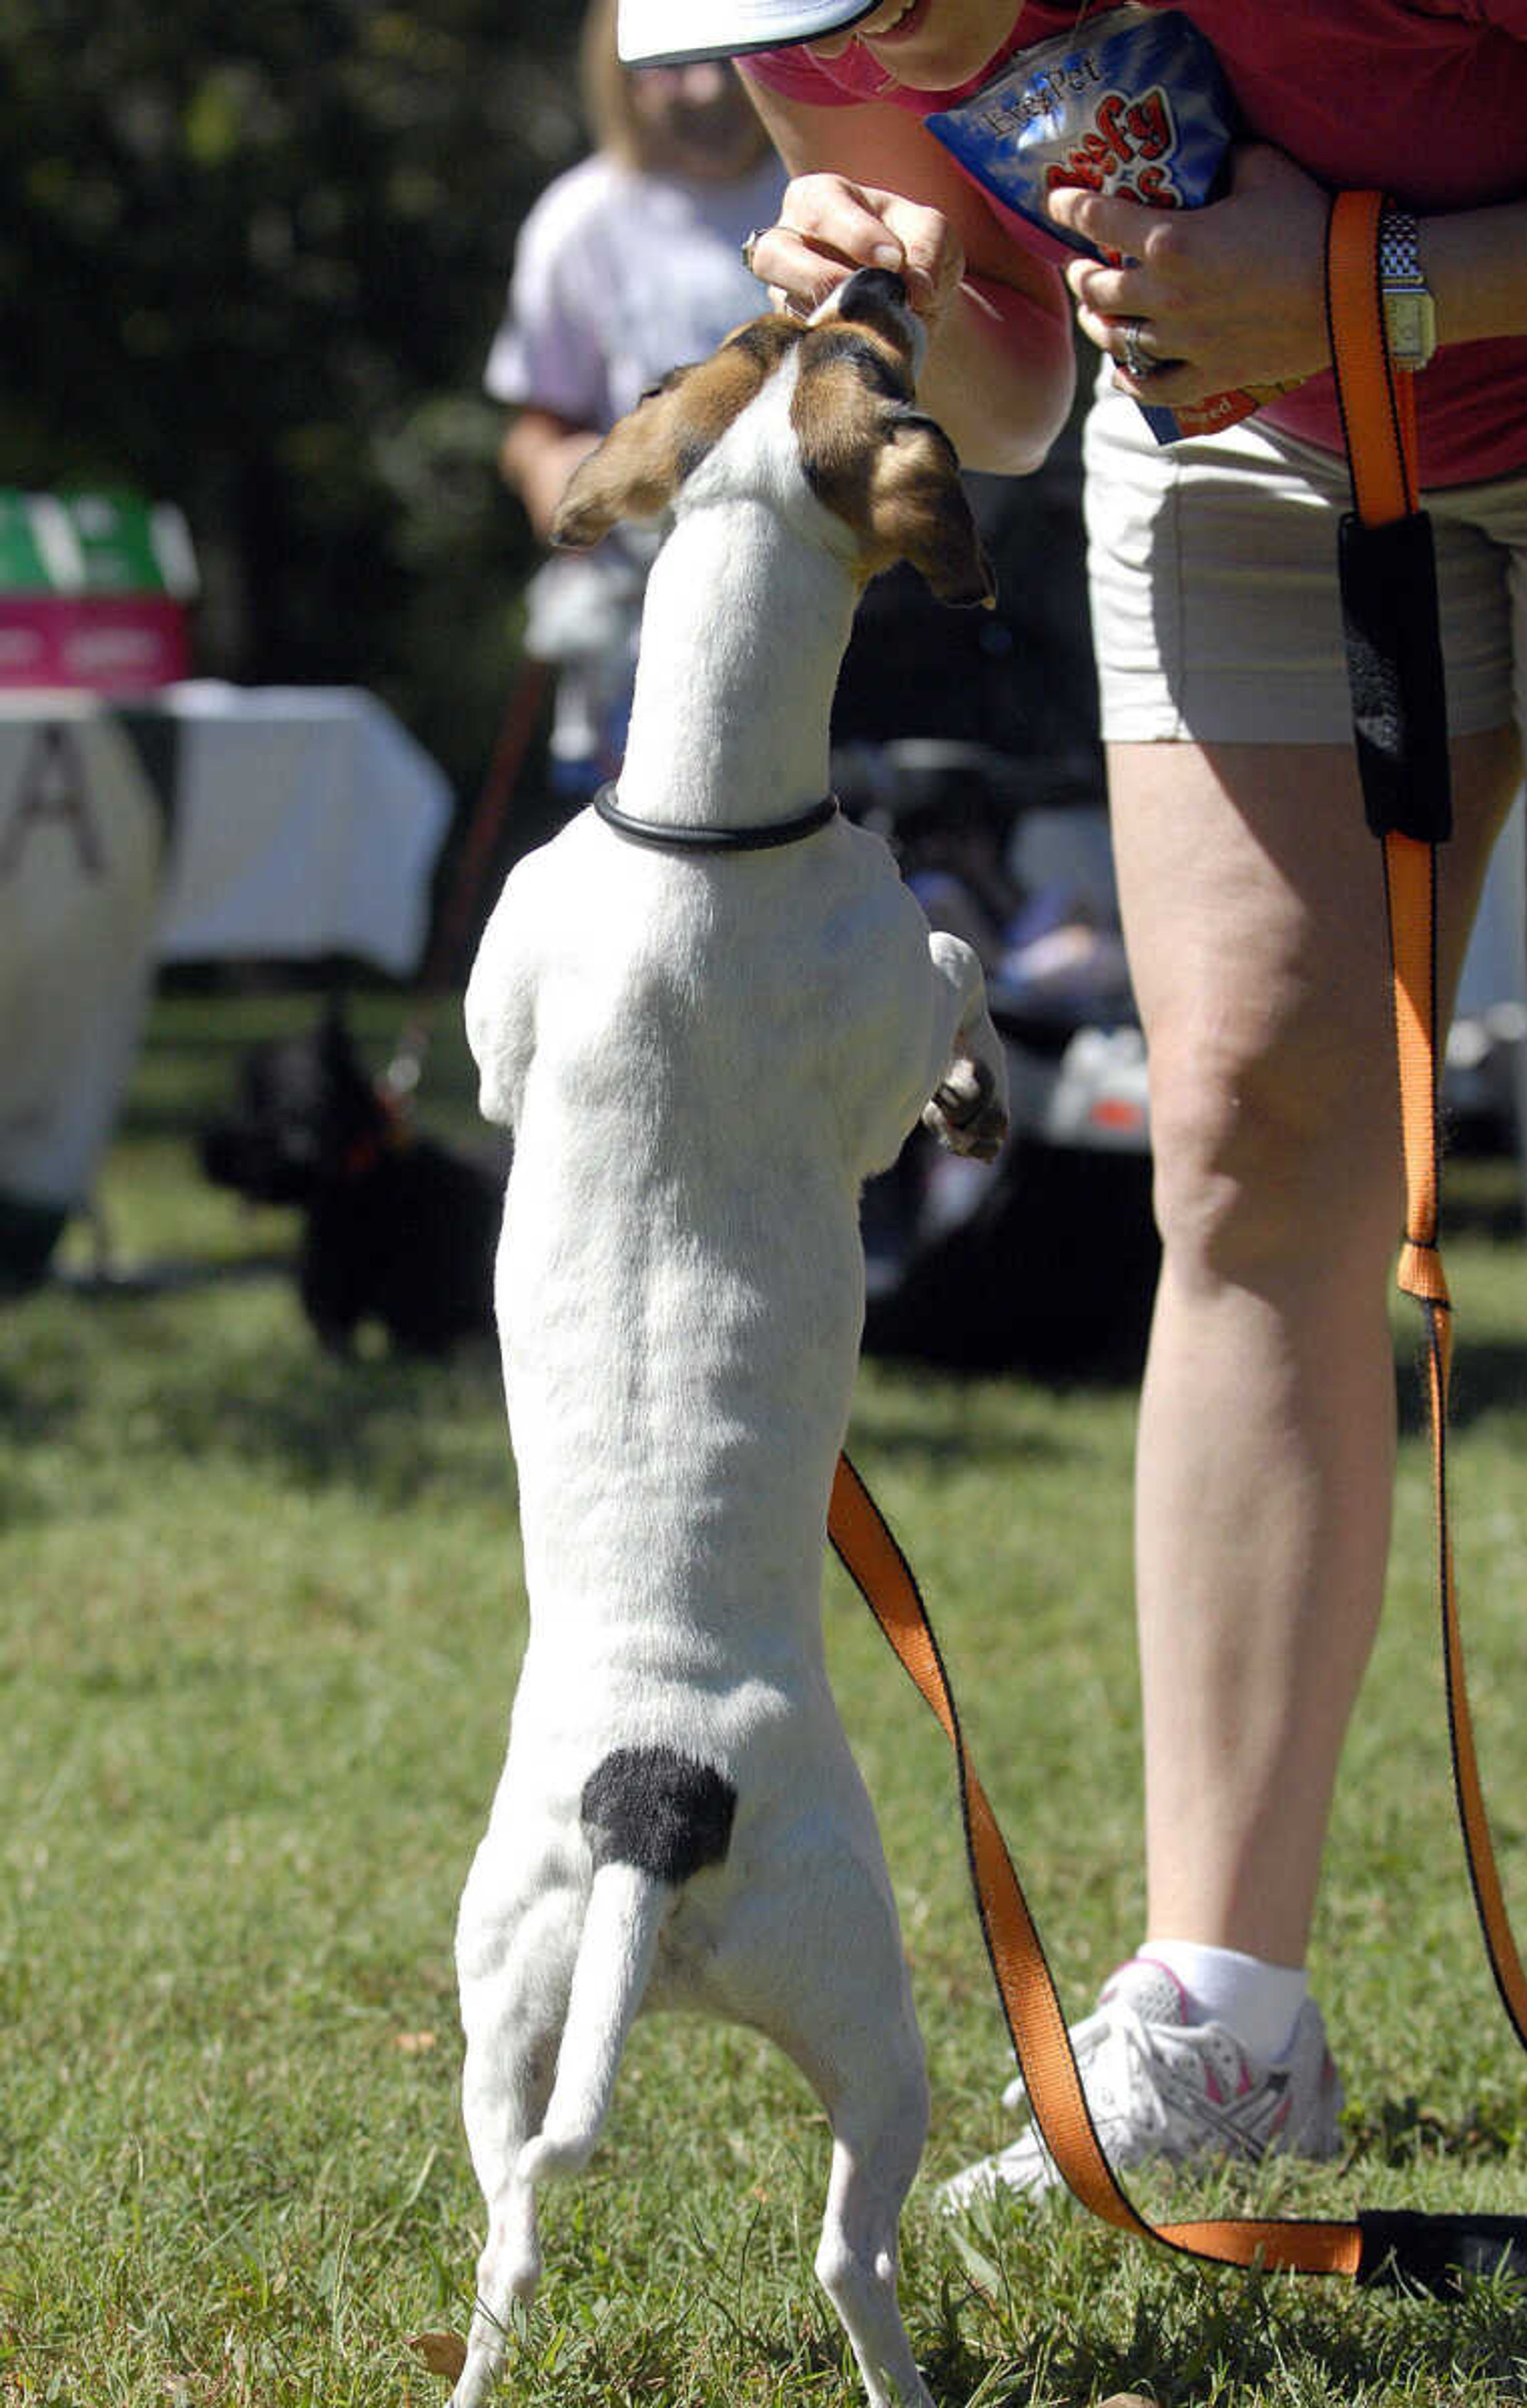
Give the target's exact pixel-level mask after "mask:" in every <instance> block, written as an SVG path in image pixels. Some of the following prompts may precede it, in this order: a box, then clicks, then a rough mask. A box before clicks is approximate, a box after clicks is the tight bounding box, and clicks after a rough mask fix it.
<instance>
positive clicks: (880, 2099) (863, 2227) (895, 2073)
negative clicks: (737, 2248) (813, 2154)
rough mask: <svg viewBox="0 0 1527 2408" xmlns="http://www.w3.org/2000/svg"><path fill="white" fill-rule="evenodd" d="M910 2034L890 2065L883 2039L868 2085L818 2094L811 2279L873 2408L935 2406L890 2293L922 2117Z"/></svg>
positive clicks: (924, 2101) (923, 2103)
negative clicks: (821, 2149) (825, 2117)
mask: <svg viewBox="0 0 1527 2408" xmlns="http://www.w3.org/2000/svg"><path fill="white" fill-rule="evenodd" d="M888 2038H889V2036H888ZM913 2039H914V2050H913V2053H912V2057H911V2059H910V2060H909V2061H908V2062H907V2063H906V2064H904V2065H900V2066H898V2065H896V2064H895V2063H894V2061H893V2054H894V2053H893V2051H892V2049H891V2048H889V2047H888V2049H887V2053H886V2056H885V2057H883V2058H882V2059H881V2061H880V2063H879V2064H878V2066H877V2068H876V2070H875V2080H874V2083H873V2085H863V2087H860V2088H855V2089H852V2090H849V2091H848V2092H846V2093H845V2094H843V2095H842V2096H840V2097H838V2098H837V2099H835V2100H827V2102H826V2103H827V2106H828V2112H829V2114H830V2115H831V2118H832V2124H833V2171H832V2177H831V2180H830V2182H829V2184H828V2189H827V2208H826V2213H825V2214H824V2215H823V2218H822V2227H821V2243H820V2245H819V2247H818V2250H817V2279H818V2281H819V2282H820V2283H821V2286H822V2288H823V2290H824V2291H825V2292H826V2293H827V2296H828V2298H829V2299H830V2300H832V2302H833V2305H834V2307H835V2309H836V2310H837V2313H838V2315H839V2316H840V2317H841V2318H842V2320H843V2324H844V2328H845V2329H846V2330H847V2332H848V2336H849V2341H850V2342H851V2343H852V2344H853V2354H854V2356H855V2358H857V2359H858V2361H859V2372H860V2373H861V2374H862V2375H863V2379H864V2388H865V2390H866V2391H867V2392H868V2394H869V2398H870V2401H871V2408H933V2402H932V2401H931V2399H930V2397H929V2393H928V2389H927V2386H926V2385H925V2384H924V2382H923V2380H922V2377H921V2375H920V2373H919V2372H918V2369H917V2362H916V2360H915V2359H914V2358H913V2356H912V2344H911V2343H910V2342H909V2341H908V2340H907V2337H906V2326H905V2325H904V2324H903V2322H902V2316H901V2309H900V2306H899V2305H898V2302H897V2298H896V2257H897V2228H898V2226H899V2224H900V2221H901V2212H902V2205H903V2202H904V2200H906V2194H907V2192H908V2190H909V2189H910V2188H911V2186H912V2178H913V2176H914V2174H915V2173H916V2172H917V2170H918V2160H919V2159H920V2157H921V2155H922V2143H923V2139H924V2137H925V2135H926V2131H927V2122H928V2091H927V2083H926V2079H925V2077H924V2074H923V2071H922V2053H921V2049H920V2047H918V2046H916V2044H915V2042H916V2036H915V2034H914V2035H913Z"/></svg>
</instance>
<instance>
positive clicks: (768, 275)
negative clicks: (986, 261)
mask: <svg viewBox="0 0 1527 2408" xmlns="http://www.w3.org/2000/svg"><path fill="white" fill-rule="evenodd" d="M752 266H753V274H754V275H755V276H756V277H758V278H759V279H760V281H761V282H763V283H765V284H767V286H768V287H769V297H770V299H771V300H772V301H773V303H774V305H775V307H776V308H784V309H789V310H790V311H792V313H793V315H794V316H796V317H798V318H808V317H809V316H810V315H811V312H812V311H813V309H816V308H820V306H821V303H822V302H823V301H825V300H826V299H827V297H828V294H831V293H833V292H835V290H836V288H837V286H838V285H840V284H841V283H843V281H844V280H845V279H846V278H848V277H849V276H851V275H852V274H853V272H854V270H855V269H856V268H859V267H889V268H892V269H893V270H894V271H895V272H896V273H897V274H898V275H900V276H901V277H903V278H904V279H905V280H906V297H907V299H908V301H909V302H910V303H911V305H912V308H914V309H915V310H916V312H917V314H918V316H919V317H920V318H921V319H923V320H925V321H926V322H927V324H928V325H929V327H930V329H932V328H935V327H936V326H937V324H938V323H939V322H940V321H941V319H942V318H943V315H944V312H945V311H946V309H947V308H949V303H950V302H951V301H952V300H953V298H954V295H955V293H956V291H957V290H958V288H959V284H960V279H961V278H962V277H963V274H964V272H965V254H964V248H963V244H962V242H961V240H960V237H959V236H958V235H957V234H956V232H955V230H954V228H953V226H952V225H951V224H950V223H949V220H948V218H946V217H945V216H943V215H942V213H941V212H940V211H939V210H937V209H934V208H926V207H925V206H924V205H923V204H922V203H921V202H919V201H907V200H903V199H902V198H901V196H900V195H899V194H898V193H885V192H881V191H879V190H878V188H877V187H876V186H874V185H871V184H855V183H851V182H850V181H849V179H848V177H846V176H834V175H812V176H797V177H795V178H794V179H792V182H790V183H789V184H787V185H786V187H785V191H784V197H783V199H782V200H781V202H780V204H779V217H778V222H777V223H776V224H774V225H772V226H769V227H767V228H766V229H765V230H764V233H762V234H761V235H760V236H758V238H757V240H756V241H755V243H754V245H753V253H752Z"/></svg>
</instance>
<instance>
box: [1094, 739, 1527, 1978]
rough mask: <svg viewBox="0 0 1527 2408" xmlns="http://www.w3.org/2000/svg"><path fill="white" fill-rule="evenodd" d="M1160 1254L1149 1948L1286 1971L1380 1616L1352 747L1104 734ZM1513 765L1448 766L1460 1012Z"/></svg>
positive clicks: (1367, 1090)
mask: <svg viewBox="0 0 1527 2408" xmlns="http://www.w3.org/2000/svg"><path fill="white" fill-rule="evenodd" d="M1109 777H1110V791H1111V796H1112V805H1113V816H1114V843H1115V851H1116V855H1117V859H1118V865H1119V877H1120V896H1121V900H1122V907H1123V913H1124V925H1125V933H1126V937H1127V939H1128V941H1129V946H1130V954H1131V962H1132V967H1133V970H1134V976H1135V988H1136V993H1137V995H1138V997H1139V1002H1140V1008H1141V1013H1142V1017H1143V1020H1144V1022H1145V1026H1146V1031H1147V1036H1148V1039H1149V1051H1150V1065H1151V1108H1152V1125H1153V1138H1154V1145H1155V1152H1156V1190H1157V1211H1158V1217H1159V1219H1160V1221H1161V1226H1162V1234H1163V1269H1162V1278H1161V1285H1160V1290H1159V1293H1158V1298H1157V1304H1156V1312H1155V1320H1154V1325H1153V1330H1152V1337H1151V1345H1150V1356H1149V1367H1148V1370H1147V1375H1146V1381H1145V1388H1144V1394H1143V1398H1142V1402H1141V1414H1140V1428H1139V1441H1138V1462H1137V1477H1136V1550H1137V1567H1136V1580H1137V1592H1138V1613H1139V1630H1140V1652H1141V1670H1142V1687H1143V1702H1144V1718H1145V1752H1146V1822H1147V1832H1146V1837H1147V1857H1148V1866H1149V1911H1148V1926H1147V1928H1148V1930H1149V1932H1151V1933H1154V1934H1159V1935H1161V1936H1163V1937H1164V1936H1167V1935H1171V1936H1174V1937H1176V1938H1179V1939H1184V1940H1195V1941H1199V1942H1204V1943H1206V1944H1208V1945H1212V1946H1219V1947H1223V1948H1234V1949H1238V1950H1241V1951H1243V1952H1244V1953H1245V1954H1246V1955H1248V1956H1251V1957H1262V1958H1263V1959H1265V1960H1268V1961H1269V1962H1272V1963H1275V1964H1281V1965H1299V1964H1302V1963H1303V1961H1304V1958H1305V1954H1306V1944H1307V1941H1308V1935H1309V1925H1310V1918H1311V1914H1312V1912H1313V1906H1314V1899H1315V1892H1316V1885H1317V1882H1318V1879H1319V1874H1320V1855H1321V1849H1322V1846H1323V1842H1324V1838H1325V1829H1326V1821H1327V1816H1328V1813H1329V1809H1330V1802H1331V1794H1332V1788H1333V1785H1334V1778H1335V1770H1336V1763H1337V1758H1338V1756H1339V1754H1340V1750H1341V1744H1342V1741H1343V1738H1344V1735H1345V1732H1346V1728H1347V1724H1348V1720H1349V1714H1350V1712H1351V1708H1352V1704H1353V1702H1354V1700H1355V1698H1356V1695H1357V1691H1358V1687H1359V1684H1360V1683H1361V1680H1362V1677H1363V1670H1364V1668H1365V1666H1366V1663H1367V1659H1368V1655H1369V1651H1370V1649H1371V1646H1372V1642H1373V1636H1374V1631H1375V1628H1376V1626H1377V1618H1378V1613H1379V1608H1380V1605H1381V1602H1382V1596H1383V1586H1384V1576H1385V1561H1386V1555H1387V1549H1388V1539H1389V1521H1390V1498H1391V1475H1392V1462H1393V1445H1394V1438H1393V1427H1394V1402H1393V1400H1394V1381H1393V1369H1392V1357H1391V1344H1390V1338H1389V1328H1388V1320H1387V1292H1388V1283H1389V1270H1390V1266H1391V1262H1392V1258H1393V1254H1394V1251H1395V1245H1396V1241H1397V1238H1398V1235H1399V1230H1400V1223H1401V1214H1402V1207H1401V1196H1400V1186H1399V1170H1398V1124H1397V1117H1396V1107H1395V1102H1394V1069H1393V1039H1392V1030H1391V1019H1390V1000H1389V982H1388V953H1387V939H1386V935H1385V930H1384V922H1383V908H1382V883H1381V867H1380V854H1379V848H1378V846H1377V843H1376V842H1375V840H1374V839H1373V838H1372V837H1370V836H1369V835H1368V833H1367V831H1366V828H1365V826H1364V824H1363V811H1362V806H1361V803H1360V801H1359V798H1358V794H1357V788H1356V778H1355V772H1354V768H1353V764H1352V757H1351V754H1350V753H1349V751H1348V750H1347V748H1345V747H1341V748H1336V747H1324V746H1304V747H1299V748H1281V747H1263V746H1253V745H1228V746H1220V747H1210V748H1202V749H1201V748H1200V747H1198V746H1195V745H1191V744H1149V745H1145V744H1132V745H1121V746H1115V747H1114V748H1112V750H1111V752H1110V755H1109ZM1516 777H1517V750H1516V740H1515V737H1514V735H1513V734H1511V733H1510V732H1509V731H1506V730H1502V731H1499V732H1497V733H1495V734H1491V735H1488V736H1483V737H1477V738H1465V739H1463V741H1462V742H1461V743H1460V744H1459V745H1458V747H1457V748H1456V750H1455V797H1456V802H1455V810H1456V817H1457V833H1456V835H1455V837H1454V839H1453V840H1452V842H1451V843H1450V844H1449V846H1448V848H1447V849H1446V851H1445V853H1444V855H1443V874H1442V875H1443V902H1442V916H1443V929H1442V938H1441V958H1442V968H1443V981H1444V990H1445V992H1446V993H1447V994H1448V995H1450V994H1451V992H1452V990H1453V985H1454V983H1455V982H1456V977H1457V972H1458V969H1459V967H1460V965H1461V962H1462V957H1463V946H1464V943H1465V939H1466V933H1467V929H1468V926H1469V924H1470V922H1471V920H1472V917H1473V912H1474V909H1475V905H1476V902H1477V896H1478V889H1479V885H1480V882H1481V881H1482V879H1483V876H1484V871H1485V867H1486V864H1487V862H1488V858H1489V852H1490V846H1491V843H1492V841H1493V839H1494V835H1495V832H1496V829H1497V827H1498V825H1499V823H1500V820H1501V817H1502V815H1503V814H1504V812H1505V810H1506V807H1507V805H1508V803H1509V800H1510V796H1511V793H1512V790H1513V787H1514V784H1515V781H1516Z"/></svg>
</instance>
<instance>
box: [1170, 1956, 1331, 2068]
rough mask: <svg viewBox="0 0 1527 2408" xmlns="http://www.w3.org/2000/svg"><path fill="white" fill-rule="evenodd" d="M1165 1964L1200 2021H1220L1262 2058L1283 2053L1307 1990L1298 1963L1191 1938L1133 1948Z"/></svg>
mask: <svg viewBox="0 0 1527 2408" xmlns="http://www.w3.org/2000/svg"><path fill="white" fill-rule="evenodd" d="M1135 1955H1136V1956H1138V1957H1149V1958H1150V1959H1151V1960H1152V1961H1153V1962H1154V1963H1155V1964H1158V1965H1164V1966H1165V1968H1166V1970H1167V1971H1168V1972H1169V1973H1172V1974H1174V1975H1175V1976H1176V1978H1177V1981H1179V1982H1180V1983H1181V1985H1182V1986H1183V1988H1184V1989H1185V1990H1186V1991H1187V1993H1188V1995H1189V1997H1190V1999H1191V2000H1192V2006H1193V2010H1194V2013H1195V2014H1196V2015H1197V2017H1198V2019H1199V2021H1200V2022H1202V2023H1206V2024H1207V2023H1214V2024H1223V2025H1224V2027H1225V2029H1226V2030H1227V2031H1229V2032H1233V2033H1234V2036H1235V2038H1236V2039H1237V2040H1238V2041H1239V2042H1240V2043H1241V2046H1242V2047H1243V2048H1244V2049H1246V2050H1248V2051H1249V2054H1250V2055H1251V2056H1253V2057H1260V2058H1261V2059H1262V2061H1263V2063H1264V2064H1268V2063H1271V2062H1273V2061H1274V2060H1275V2059H1277V2057H1281V2056H1282V2055H1283V2052H1284V2050H1285V2049H1286V2048H1287V2047H1288V2045H1289V2042H1290V2041H1291V2040H1292V2038H1293V2028H1294V2025H1295V2024H1296V2023H1297V2022H1298V2020H1299V2010H1300V2008H1301V2007H1302V2006H1303V2005H1304V2003H1305V2000H1306V1999H1307V1998H1308V1996H1309V1976H1308V1974H1307V1973H1306V1971H1305V1969H1304V1967H1303V1966H1302V1965H1269V1964H1266V1963H1264V1961H1263V1958H1262V1957H1243V1956H1242V1955H1241V1953H1240V1951H1239V1949H1236V1948H1204V1947H1200V1945H1199V1944H1198V1942H1196V1941H1192V1940H1148V1941H1146V1942H1144V1944H1143V1945H1142V1946H1141V1947H1139V1948H1137V1949H1136V1950H1135Z"/></svg>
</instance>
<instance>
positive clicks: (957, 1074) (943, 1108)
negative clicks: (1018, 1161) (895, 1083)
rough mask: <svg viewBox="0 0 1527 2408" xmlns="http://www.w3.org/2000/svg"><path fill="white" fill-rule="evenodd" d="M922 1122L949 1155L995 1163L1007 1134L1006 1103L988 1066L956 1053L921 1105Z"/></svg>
mask: <svg viewBox="0 0 1527 2408" xmlns="http://www.w3.org/2000/svg"><path fill="white" fill-rule="evenodd" d="M922 1125H923V1127H924V1128H927V1129H931V1130H932V1131H933V1133H934V1135H935V1138H936V1139H937V1140H938V1142H939V1144H940V1145H943V1146H948V1148H949V1152H950V1153H951V1154H972V1155H974V1157H975V1159H976V1160H977V1161H978V1162H995V1160H996V1158H997V1156H998V1154H1000V1153H1001V1152H1002V1148H1003V1142H1004V1140H1005V1139H1006V1135H1007V1105H1006V1099H1005V1097H1003V1096H1001V1095H1000V1094H999V1093H998V1088H997V1082H996V1080H995V1079H994V1078H993V1076H992V1071H991V1069H990V1068H989V1067H988V1065H987V1064H986V1063H984V1062H977V1061H974V1060H973V1059H972V1058H971V1056H970V1055H969V1054H961V1055H958V1056H957V1057H956V1059H955V1060H954V1061H952V1062H951V1063H950V1064H949V1068H948V1069H947V1070H946V1071H945V1073H944V1076H943V1078H942V1079H941V1080H940V1081H939V1082H938V1085H937V1086H936V1087H935V1089H934V1092H933V1095H932V1096H931V1097H930V1098H929V1100H928V1102H927V1103H926V1104H925V1105H924V1106H923V1111H922Z"/></svg>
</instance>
